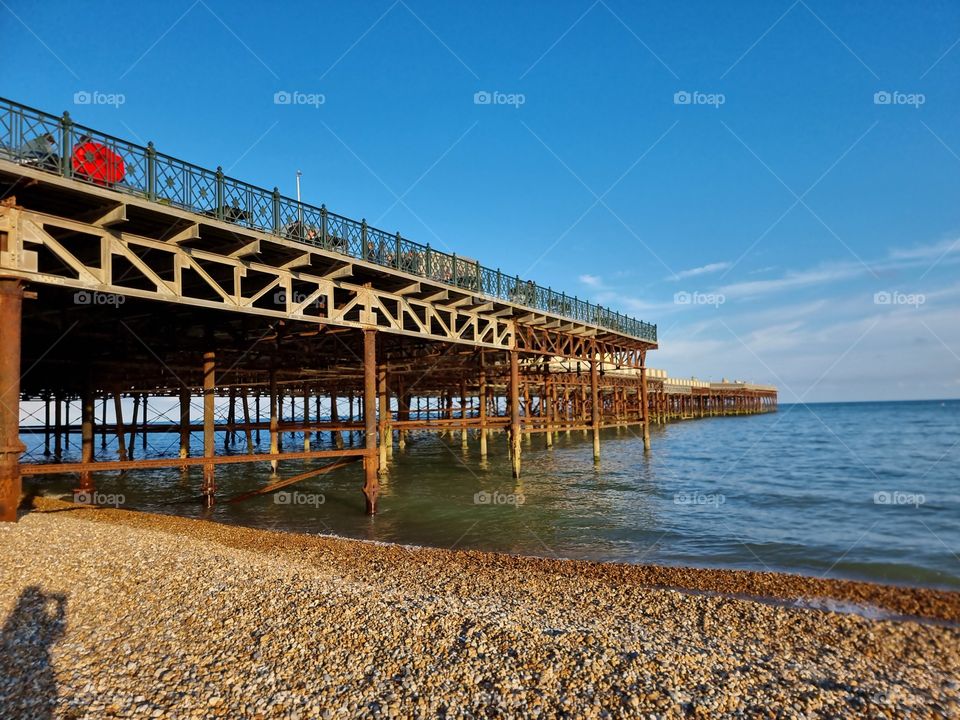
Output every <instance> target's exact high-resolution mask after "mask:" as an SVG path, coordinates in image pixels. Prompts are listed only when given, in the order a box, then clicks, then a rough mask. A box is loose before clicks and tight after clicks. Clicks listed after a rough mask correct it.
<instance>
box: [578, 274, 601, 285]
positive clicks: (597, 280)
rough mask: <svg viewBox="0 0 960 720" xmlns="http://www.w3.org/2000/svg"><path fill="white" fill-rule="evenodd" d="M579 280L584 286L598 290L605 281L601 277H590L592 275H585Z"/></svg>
mask: <svg viewBox="0 0 960 720" xmlns="http://www.w3.org/2000/svg"><path fill="white" fill-rule="evenodd" d="M577 279H578V280H579V281H580V282H582V283H583V284H584V285H588V286H590V287H595V288H596V287H602V286H603V279H602V278H601V277H600V276H599V275H590V274H587V273H584V274H583V275H581V276H580V277H579V278H577Z"/></svg>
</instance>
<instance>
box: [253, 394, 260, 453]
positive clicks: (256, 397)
mask: <svg viewBox="0 0 960 720" xmlns="http://www.w3.org/2000/svg"><path fill="white" fill-rule="evenodd" d="M253 412H254V414H255V415H256V416H257V431H256V439H255V442H256V443H257V445H259V444H260V389H259V388H257V390H256V391H255V392H254V395H253Z"/></svg>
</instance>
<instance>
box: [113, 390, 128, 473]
mask: <svg viewBox="0 0 960 720" xmlns="http://www.w3.org/2000/svg"><path fill="white" fill-rule="evenodd" d="M113 414H114V415H116V419H115V421H114V424H115V425H116V428H115V429H116V431H117V459H118V460H126V459H127V441H126V438H125V437H124V428H123V395H122V393H121V392H120V390H116V391H115V392H114V393H113Z"/></svg>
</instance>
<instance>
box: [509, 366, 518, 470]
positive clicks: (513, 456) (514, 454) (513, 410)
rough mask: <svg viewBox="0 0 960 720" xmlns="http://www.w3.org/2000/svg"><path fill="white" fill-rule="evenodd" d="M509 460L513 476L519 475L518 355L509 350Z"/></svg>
mask: <svg viewBox="0 0 960 720" xmlns="http://www.w3.org/2000/svg"><path fill="white" fill-rule="evenodd" d="M509 352H510V461H511V463H512V464H513V476H514V477H515V478H519V477H520V357H519V354H518V353H517V351H516V350H510V351H509Z"/></svg>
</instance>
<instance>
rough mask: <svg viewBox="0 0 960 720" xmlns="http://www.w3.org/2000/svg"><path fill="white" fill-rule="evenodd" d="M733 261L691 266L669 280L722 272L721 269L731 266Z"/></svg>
mask: <svg viewBox="0 0 960 720" xmlns="http://www.w3.org/2000/svg"><path fill="white" fill-rule="evenodd" d="M731 264H732V263H729V262H727V261H724V262H715V263H709V264H707V265H701V266H700V267H695V268H690V269H689V270H681V271H680V272H678V273H676V274H675V275H671V276H670V277H668V278H667V280H673V281H676V280H683V279H684V278H689V277H697V276H699V275H709V274H710V273H715V272H720V271H721V270H726V269H727V268H728V267H730V266H731Z"/></svg>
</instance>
